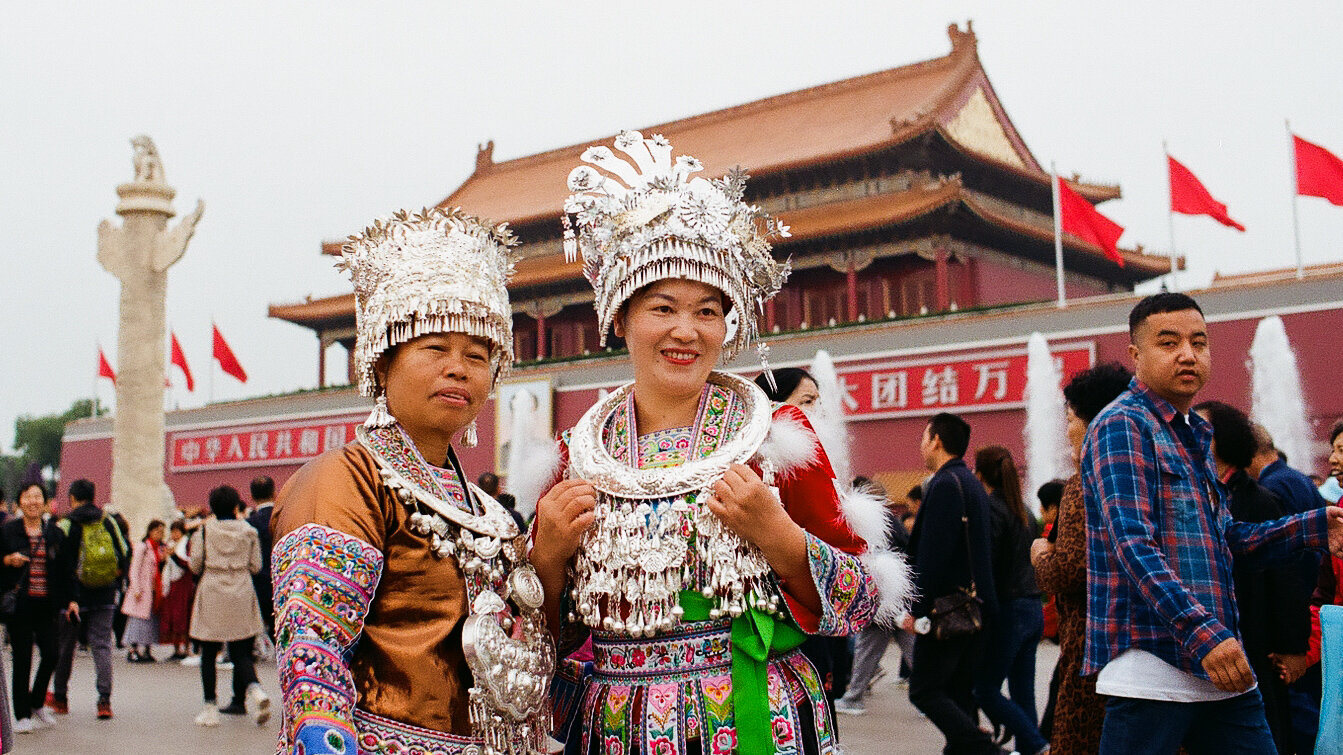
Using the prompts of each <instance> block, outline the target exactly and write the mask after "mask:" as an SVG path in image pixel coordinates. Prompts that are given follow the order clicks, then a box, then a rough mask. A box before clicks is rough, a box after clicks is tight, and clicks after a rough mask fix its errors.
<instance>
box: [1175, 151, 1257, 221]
mask: <svg viewBox="0 0 1343 755" xmlns="http://www.w3.org/2000/svg"><path fill="white" fill-rule="evenodd" d="M1166 162H1167V163H1168V164H1169V168H1170V211H1171V212H1178V213H1180V214H1182V215H1207V216H1208V217H1210V218H1212V219H1213V220H1216V221H1217V222H1219V223H1221V224H1222V225H1225V226H1230V227H1232V228H1235V229H1236V230H1237V231H1244V230H1245V226H1243V225H1241V224H1240V223H1237V222H1236V221H1234V220H1232V219H1231V216H1230V215H1227V214H1226V205H1224V204H1222V203H1221V202H1218V201H1217V200H1216V199H1213V196H1212V194H1209V193H1208V190H1207V189H1206V188H1204V186H1203V182H1202V181H1200V180H1198V177H1197V176H1195V175H1194V173H1193V171H1191V170H1189V169H1188V168H1186V167H1184V165H1183V164H1182V163H1181V162H1180V161H1179V160H1176V159H1175V158H1173V157H1171V156H1170V155H1166Z"/></svg>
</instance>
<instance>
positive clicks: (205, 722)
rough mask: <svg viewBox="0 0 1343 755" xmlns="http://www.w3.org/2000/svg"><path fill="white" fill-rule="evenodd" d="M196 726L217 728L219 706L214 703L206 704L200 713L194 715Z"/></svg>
mask: <svg viewBox="0 0 1343 755" xmlns="http://www.w3.org/2000/svg"><path fill="white" fill-rule="evenodd" d="M196 725H197V726H218V725H219V706H218V705H215V704H214V703H206V704H205V707H204V708H201V712H200V713H197V714H196Z"/></svg>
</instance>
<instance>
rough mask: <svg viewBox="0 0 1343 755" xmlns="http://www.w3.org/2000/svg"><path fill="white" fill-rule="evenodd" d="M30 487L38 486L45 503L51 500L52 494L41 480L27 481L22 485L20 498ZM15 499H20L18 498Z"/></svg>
mask: <svg viewBox="0 0 1343 755" xmlns="http://www.w3.org/2000/svg"><path fill="white" fill-rule="evenodd" d="M28 488H37V489H38V490H40V491H42V502H43V503H46V502H47V501H50V500H51V495H50V494H49V493H48V492H47V486H46V485H43V484H42V483H40V482H25V483H24V484H23V485H21V486H20V487H19V498H22V497H23V494H24V493H27V492H28ZM15 500H18V499H17V498H16V499H15Z"/></svg>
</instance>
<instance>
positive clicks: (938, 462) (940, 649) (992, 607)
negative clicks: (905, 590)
mask: <svg viewBox="0 0 1343 755" xmlns="http://www.w3.org/2000/svg"><path fill="white" fill-rule="evenodd" d="M969 445H970V425H969V424H967V423H966V422H965V420H963V419H961V418H960V417H958V416H956V415H954V414H948V413H945V412H944V413H942V414H938V415H936V416H934V417H933V418H932V419H931V420H930V421H929V422H928V426H927V427H925V428H924V430H923V438H922V440H921V441H920V443H919V451H920V453H921V454H922V455H923V460H924V463H925V464H926V465H927V467H928V469H929V470H930V471H932V472H933V473H934V474H933V477H932V479H931V480H929V481H928V487H927V490H926V491H925V492H924V495H923V504H922V505H921V506H920V507H919V515H918V518H917V519H915V521H914V531H913V532H912V533H911V534H910V539H909V555H910V559H911V562H912V563H913V564H914V570H915V586H916V588H917V590H918V596H919V597H918V599H917V600H916V601H915V603H914V608H913V609H912V610H913V615H911V616H907V617H905V619H904V620H903V622H902V625H903V628H904V629H905V631H910V632H913V631H915V630H916V628H921V627H920V624H921V622H918V621H916V619H915V617H926V616H928V613H929V612H930V611H931V609H932V607H933V601H934V600H936V599H937V598H939V597H942V596H946V595H952V594H954V593H957V592H958V591H960V590H970V589H973V590H974V591H975V592H976V594H977V595H978V597H979V599H980V600H981V601H982V610H983V615H984V618H985V621H986V623H992V621H993V618H994V617H995V616H996V615H997V613H998V600H997V596H996V593H995V590H994V584H993V572H992V568H991V560H990V553H989V494H988V492H987V491H985V490H984V486H983V485H982V484H980V482H979V480H977V479H975V476H974V475H973V474H971V473H970V469H969V468H968V467H967V466H965V461H964V460H963V459H962V458H961V457H963V456H964V455H965V449H966V448H968V447H969ZM925 631H926V630H925ZM986 639H987V638H986V637H985V633H984V632H983V631H980V632H978V633H976V634H973V635H970V636H967V637H956V638H951V639H941V640H939V639H936V638H935V637H933V636H932V635H931V634H920V635H919V636H918V637H917V638H915V640H914V664H913V669H912V672H911V674H910V677H909V701H910V702H911V703H913V704H914V707H916V708H918V709H919V710H920V711H922V712H923V714H924V715H926V716H928V720H930V721H932V722H933V724H934V725H936V726H937V728H938V730H940V731H941V732H942V736H944V737H946V740H947V744H946V747H945V748H944V749H943V752H945V753H948V754H949V755H950V754H952V753H972V754H976V755H977V754H978V753H1000V752H1002V750H1001V749H1000V748H999V747H998V746H997V745H995V744H994V743H993V740H992V739H991V738H990V737H989V734H988V733H987V732H985V731H984V730H982V729H980V728H979V719H978V712H977V708H976V707H975V701H974V695H973V692H972V690H973V686H974V678H975V667H976V665H977V664H978V663H979V661H980V659H981V657H982V656H983V653H984V645H985V641H986Z"/></svg>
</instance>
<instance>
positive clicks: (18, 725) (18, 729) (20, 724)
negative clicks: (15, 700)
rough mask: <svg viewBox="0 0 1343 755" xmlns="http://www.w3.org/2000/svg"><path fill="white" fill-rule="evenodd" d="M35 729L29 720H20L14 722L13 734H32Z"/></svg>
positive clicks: (31, 720)
mask: <svg viewBox="0 0 1343 755" xmlns="http://www.w3.org/2000/svg"><path fill="white" fill-rule="evenodd" d="M36 729H37V727H36V726H34V725H33V719H31V718H20V719H18V720H16V721H15V722H14V733H15V734H32V733H33V731H35V730H36Z"/></svg>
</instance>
